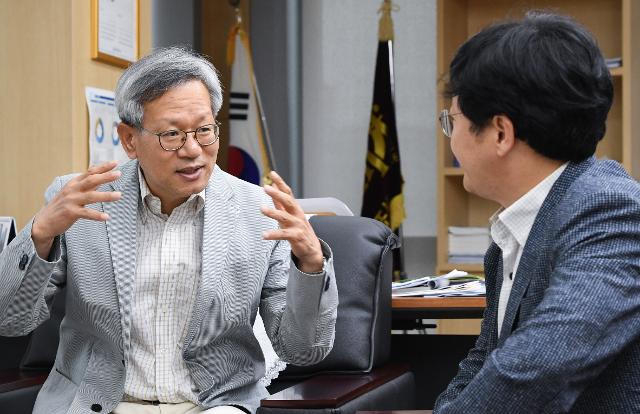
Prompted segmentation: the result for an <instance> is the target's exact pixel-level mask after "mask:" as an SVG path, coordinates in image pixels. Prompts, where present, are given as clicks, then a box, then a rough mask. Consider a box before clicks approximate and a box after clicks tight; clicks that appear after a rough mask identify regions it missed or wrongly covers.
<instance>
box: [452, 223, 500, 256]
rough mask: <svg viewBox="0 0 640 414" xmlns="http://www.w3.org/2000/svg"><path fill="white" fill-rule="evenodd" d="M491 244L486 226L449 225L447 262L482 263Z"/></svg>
mask: <svg viewBox="0 0 640 414" xmlns="http://www.w3.org/2000/svg"><path fill="white" fill-rule="evenodd" d="M489 244H491V237H490V235H489V229H488V228H487V227H454V226H451V227H449V263H482V260H483V257H484V254H485V252H486V251H487V249H488V248H489Z"/></svg>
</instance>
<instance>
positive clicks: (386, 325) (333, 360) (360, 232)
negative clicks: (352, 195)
mask: <svg viewBox="0 0 640 414" xmlns="http://www.w3.org/2000/svg"><path fill="white" fill-rule="evenodd" d="M310 222H311V225H312V226H313V229H314V231H315V232H316V234H317V235H318V237H319V238H321V239H322V240H324V241H325V242H327V244H329V246H330V247H331V250H332V251H333V257H334V263H333V265H334V269H335V273H336V283H337V285H338V297H339V305H338V319H337V322H336V336H335V341H334V345H333V349H332V350H331V352H330V353H329V355H328V356H327V357H326V358H325V359H324V360H323V361H321V362H320V363H318V364H316V365H311V366H304V367H300V366H288V367H287V369H286V370H285V371H284V372H282V373H281V374H280V377H279V378H282V379H285V380H286V379H290V378H301V377H306V376H310V375H313V374H316V373H320V372H323V373H326V372H335V373H366V372H369V371H371V369H372V368H375V367H377V366H379V365H381V364H382V363H384V362H386V361H387V359H388V357H389V350H390V343H391V336H390V335H391V279H392V256H393V255H392V254H390V253H391V250H393V249H394V248H396V247H398V245H399V243H398V238H397V237H396V235H395V234H393V232H392V231H391V230H390V229H389V228H388V227H387V226H385V225H384V224H382V223H380V222H379V221H376V220H373V219H369V218H365V217H349V216H314V217H312V218H311V219H310Z"/></svg>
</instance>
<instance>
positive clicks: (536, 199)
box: [489, 163, 567, 336]
mask: <svg viewBox="0 0 640 414" xmlns="http://www.w3.org/2000/svg"><path fill="white" fill-rule="evenodd" d="M566 167H567V163H564V164H562V165H561V166H560V167H558V168H557V169H556V170H555V171H554V172H552V173H551V174H549V175H548V176H547V177H546V178H545V179H544V180H542V181H540V182H539V183H538V184H537V185H536V186H535V187H533V188H532V189H531V190H529V191H528V192H527V193H526V194H525V195H523V196H522V197H520V198H519V199H518V200H516V202H515V203H513V204H511V205H510V206H509V207H507V208H506V209H500V210H498V211H497V212H496V213H495V214H494V215H493V216H491V219H490V220H489V221H490V222H491V238H492V239H493V241H494V242H495V243H496V244H497V245H498V246H499V247H500V249H501V250H502V286H501V288H500V298H499V299H498V336H500V331H501V330H502V322H503V321H504V314H505V312H506V310H507V303H508V302H509V296H511V288H512V287H513V281H514V279H515V275H516V271H517V270H518V264H520V257H521V256H522V251H523V250H524V245H525V244H526V242H527V239H528V238H529V233H530V232H531V228H532V227H533V222H534V221H535V220H536V216H537V215H538V211H540V207H542V203H544V200H545V199H546V198H547V195H549V191H551V187H553V184H554V183H555V182H556V180H557V179H558V178H559V177H560V174H562V172H563V171H564V169H565V168H566Z"/></svg>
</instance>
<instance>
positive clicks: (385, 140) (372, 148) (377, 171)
mask: <svg viewBox="0 0 640 414" xmlns="http://www.w3.org/2000/svg"><path fill="white" fill-rule="evenodd" d="M391 7H392V6H391V2H390V1H385V2H384V3H383V6H382V9H381V11H382V16H381V18H380V24H379V30H378V57H377V61H376V74H375V83H374V88H373V104H372V107H371V120H370V122H369V138H368V148H367V157H366V169H365V177H364V197H363V200H362V214H361V215H362V216H364V217H371V218H374V219H376V220H378V221H381V222H383V223H384V224H386V225H387V226H389V227H390V228H391V229H392V230H393V231H396V232H397V231H398V229H399V227H400V225H401V224H402V221H403V220H404V218H405V211H404V196H403V193H402V188H403V185H404V180H403V178H402V171H401V169H400V148H399V146H398V133H397V130H396V114H395V106H394V79H393V22H392V21H391Z"/></svg>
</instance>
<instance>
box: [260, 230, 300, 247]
mask: <svg viewBox="0 0 640 414" xmlns="http://www.w3.org/2000/svg"><path fill="white" fill-rule="evenodd" d="M300 234H301V232H300V230H299V229H297V228H284V229H282V228H281V229H277V230H269V231H265V232H264V233H262V238H263V239H265V240H287V241H289V243H291V244H295V243H297V242H298V241H299V240H300Z"/></svg>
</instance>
